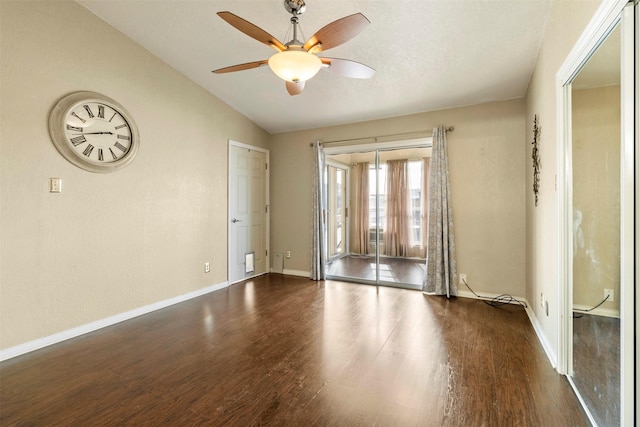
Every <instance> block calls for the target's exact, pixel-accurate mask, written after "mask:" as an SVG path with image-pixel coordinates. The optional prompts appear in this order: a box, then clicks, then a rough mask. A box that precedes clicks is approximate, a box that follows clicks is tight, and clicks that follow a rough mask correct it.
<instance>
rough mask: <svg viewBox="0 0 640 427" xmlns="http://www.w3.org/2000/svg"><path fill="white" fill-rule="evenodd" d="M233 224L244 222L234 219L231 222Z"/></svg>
mask: <svg viewBox="0 0 640 427" xmlns="http://www.w3.org/2000/svg"><path fill="white" fill-rule="evenodd" d="M231 222H232V223H234V224H235V223H236V222H242V220H240V219H236V218H233V219H232V220H231Z"/></svg>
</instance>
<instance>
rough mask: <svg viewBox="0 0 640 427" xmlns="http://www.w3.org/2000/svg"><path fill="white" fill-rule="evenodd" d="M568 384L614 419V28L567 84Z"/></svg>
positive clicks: (601, 418) (597, 413)
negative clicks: (569, 224) (569, 190)
mask: <svg viewBox="0 0 640 427" xmlns="http://www.w3.org/2000/svg"><path fill="white" fill-rule="evenodd" d="M571 96H572V100H571V111H572V176H573V180H572V190H573V374H572V378H573V382H574V384H575V385H576V388H577V389H578V391H579V393H580V395H581V397H582V398H583V400H584V401H585V403H586V405H587V406H588V407H589V410H590V412H591V415H592V416H593V418H594V419H595V421H596V423H597V424H598V425H602V426H609V425H619V424H620V300H619V295H620V182H621V175H620V146H621V135H620V125H621V116H620V114H621V104H620V31H619V28H616V29H614V30H613V32H612V33H611V34H609V36H608V37H607V39H606V40H605V42H604V43H603V44H602V45H601V46H600V47H599V48H598V49H597V51H596V52H595V54H594V55H593V56H592V57H591V58H590V59H589V61H588V62H587V64H586V65H585V67H584V68H583V69H582V70H581V71H580V73H579V74H578V76H577V77H576V78H575V80H574V81H573V82H572V87H571Z"/></svg>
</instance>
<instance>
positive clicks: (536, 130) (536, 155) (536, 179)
mask: <svg viewBox="0 0 640 427" xmlns="http://www.w3.org/2000/svg"><path fill="white" fill-rule="evenodd" d="M539 141H540V127H539V126H538V115H537V114H536V115H534V116H533V142H532V143H531V144H532V145H533V148H532V150H531V158H532V159H533V194H534V196H535V198H536V206H538V190H539V189H540V152H539V150H538V142H539Z"/></svg>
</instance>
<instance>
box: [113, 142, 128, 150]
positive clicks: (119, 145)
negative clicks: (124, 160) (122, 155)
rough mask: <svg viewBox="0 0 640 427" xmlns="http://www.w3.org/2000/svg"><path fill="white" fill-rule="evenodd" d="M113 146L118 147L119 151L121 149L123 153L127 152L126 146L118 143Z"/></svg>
mask: <svg viewBox="0 0 640 427" xmlns="http://www.w3.org/2000/svg"><path fill="white" fill-rule="evenodd" d="M113 145H115V146H116V147H118V149H119V150H120V151H122V152H125V151H127V148H126V147H125V146H124V145H122V144H120V143H119V142H118V141H116V143H115V144H113Z"/></svg>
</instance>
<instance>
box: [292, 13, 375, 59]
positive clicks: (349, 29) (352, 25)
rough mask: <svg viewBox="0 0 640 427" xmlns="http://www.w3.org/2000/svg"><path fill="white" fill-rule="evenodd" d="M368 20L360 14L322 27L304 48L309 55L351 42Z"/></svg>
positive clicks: (367, 23)
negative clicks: (309, 52)
mask: <svg viewBox="0 0 640 427" xmlns="http://www.w3.org/2000/svg"><path fill="white" fill-rule="evenodd" d="M369 24H370V22H369V20H368V19H367V18H366V17H365V16H364V15H363V14H361V13H354V14H353V15H349V16H345V17H344V18H340V19H338V20H337V21H333V22H332V23H330V24H327V25H325V26H324V27H322V28H321V29H320V30H318V32H316V33H315V34H314V35H313V36H311V38H310V39H309V40H307V42H306V43H305V44H304V48H305V50H307V51H311V53H318V52H322V51H323V50H327V49H331V48H332V47H336V46H339V45H341V44H342V43H345V42H347V41H349V40H351V39H352V38H353V37H355V36H357V35H358V34H359V33H360V32H361V31H362V30H364V29H365V28H366V27H367V25H369Z"/></svg>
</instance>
